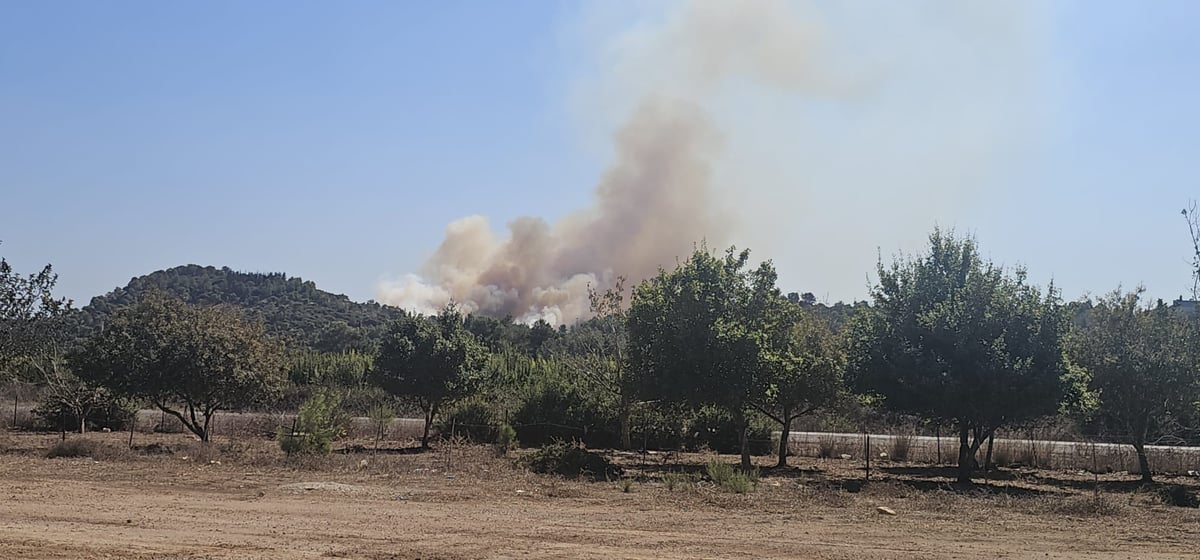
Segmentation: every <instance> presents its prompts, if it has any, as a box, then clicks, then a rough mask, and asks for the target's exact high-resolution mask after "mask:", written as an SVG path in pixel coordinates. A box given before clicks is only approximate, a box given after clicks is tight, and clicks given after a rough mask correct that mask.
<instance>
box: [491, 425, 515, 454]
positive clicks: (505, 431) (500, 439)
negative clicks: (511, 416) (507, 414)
mask: <svg viewBox="0 0 1200 560" xmlns="http://www.w3.org/2000/svg"><path fill="white" fill-rule="evenodd" d="M494 443H495V444H496V450H497V451H498V452H500V454H501V455H507V454H508V452H509V451H510V450H513V449H516V448H517V446H519V445H520V442H519V441H517V431H516V430H514V429H513V427H512V426H509V425H508V424H500V425H499V426H497V427H496V440H495V442H494Z"/></svg>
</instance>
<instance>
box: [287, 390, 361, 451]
mask: <svg viewBox="0 0 1200 560" xmlns="http://www.w3.org/2000/svg"><path fill="white" fill-rule="evenodd" d="M340 404H341V399H340V398H339V397H338V395H337V393H335V392H333V391H332V390H329V389H320V390H318V391H316V392H315V393H313V395H312V396H311V397H309V399H308V400H307V401H305V402H304V404H303V405H302V406H301V407H300V414H299V415H298V416H297V417H296V424H295V426H296V428H295V430H294V431H291V432H288V431H285V430H284V429H283V428H282V427H281V428H280V431H279V434H278V439H279V448H280V449H282V450H283V451H284V452H285V453H287V454H288V455H291V454H293V453H300V454H326V453H329V452H330V451H331V450H332V447H333V440H334V439H335V438H337V437H339V436H341V435H342V434H343V433H344V432H345V425H346V417H345V416H344V415H343V414H342V413H341V412H340V409H339V405H340Z"/></svg>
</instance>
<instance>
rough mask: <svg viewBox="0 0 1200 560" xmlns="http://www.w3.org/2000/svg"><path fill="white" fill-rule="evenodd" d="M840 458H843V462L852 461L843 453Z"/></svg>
mask: <svg viewBox="0 0 1200 560" xmlns="http://www.w3.org/2000/svg"><path fill="white" fill-rule="evenodd" d="M840 457H841V458H842V460H845V461H849V460H850V459H851V457H850V456H849V455H847V454H845V453H842V454H841V455H840Z"/></svg>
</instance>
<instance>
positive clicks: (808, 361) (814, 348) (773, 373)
mask: <svg viewBox="0 0 1200 560" xmlns="http://www.w3.org/2000/svg"><path fill="white" fill-rule="evenodd" d="M772 303H773V305H772V308H771V310H770V311H769V313H768V314H767V316H768V318H769V320H768V322H767V328H766V332H767V335H768V336H767V343H766V345H765V347H764V349H763V359H762V370H761V371H760V378H759V382H760V383H761V385H762V386H761V387H760V388H759V390H758V391H756V393H757V394H756V396H755V398H754V399H753V400H752V401H751V403H752V405H753V406H754V407H755V408H756V409H758V410H760V411H762V412H763V413H764V414H766V415H767V416H768V417H769V418H771V419H772V420H774V421H775V422H777V423H779V425H780V427H781V428H782V431H781V437H780V439H779V447H778V452H777V454H778V456H779V466H786V465H787V449H788V448H787V446H788V441H787V439H788V435H787V434H788V433H789V431H790V429H791V425H792V422H793V421H795V420H796V419H797V418H800V417H801V416H805V415H808V414H811V413H813V412H816V411H817V410H820V409H822V408H828V407H830V406H832V405H834V404H835V403H837V402H838V400H839V399H840V397H841V395H842V393H843V385H842V373H843V371H844V370H845V368H846V353H845V349H844V345H843V343H842V339H841V338H840V337H838V336H836V335H834V333H833V330H832V329H830V327H829V324H828V322H827V321H826V320H824V319H822V318H820V317H818V316H817V315H816V314H815V313H812V312H810V311H808V310H807V309H810V308H805V307H800V306H795V305H792V304H790V303H786V302H784V301H783V300H779V299H776V300H773V302H772Z"/></svg>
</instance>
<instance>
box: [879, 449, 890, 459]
mask: <svg viewBox="0 0 1200 560" xmlns="http://www.w3.org/2000/svg"><path fill="white" fill-rule="evenodd" d="M879 458H880V459H887V458H888V454H887V451H884V452H882V453H880V454H879Z"/></svg>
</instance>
